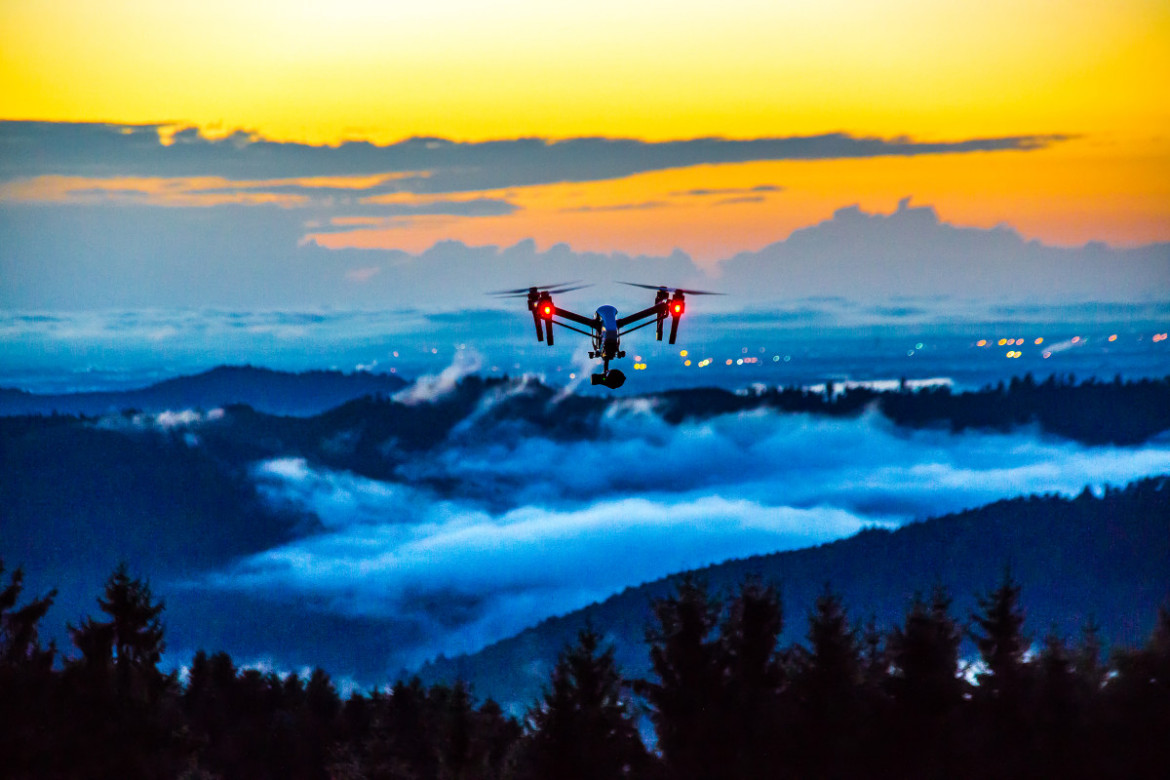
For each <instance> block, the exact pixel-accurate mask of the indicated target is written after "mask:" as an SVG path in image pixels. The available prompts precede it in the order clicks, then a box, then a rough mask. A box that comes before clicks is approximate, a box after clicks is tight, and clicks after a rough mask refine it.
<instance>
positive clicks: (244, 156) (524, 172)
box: [0, 122, 1070, 194]
mask: <svg viewBox="0 0 1170 780" xmlns="http://www.w3.org/2000/svg"><path fill="white" fill-rule="evenodd" d="M164 129H165V128H164V127H163V126H160V125H118V124H85V123H55V122H0V180H3V179H7V180H11V179H16V178H25V177H35V176H44V175H51V174H56V175H64V176H91V177H108V176H160V177H180V176H196V175H198V176H221V177H223V178H226V179H230V180H234V181H246V180H256V179H285V178H293V177H312V176H346V175H354V176H356V175H373V174H380V173H385V174H399V176H396V177H395V178H393V179H390V180H388V181H386V182H384V183H382V184H380V185H378V187H377V190H378V191H379V192H411V193H439V192H464V191H473V190H487V189H498V188H502V187H510V186H522V185H533V184H548V183H553V182H580V181H598V180H604V179H612V178H619V177H623V176H630V175H633V174H637V173H643V172H646V171H656V170H664V169H668V168H686V167H690V166H694V165H704V164H707V165H709V164H719V163H743V162H754V161H763V160H817V159H826V160H827V159H840V158H858V157H882V156H916V155H924V154H964V153H969V152H993V151H1012V150H1014V151H1029V150H1034V149H1043V148H1045V147H1048V146H1050V145H1052V144H1055V143H1058V142H1061V141H1064V140H1068V139H1069V138H1070V136H1067V135H1020V136H1002V137H994V138H971V139H965V140H959V141H944V142H920V141H915V140H913V139H911V138H905V137H900V138H892V139H885V138H866V137H857V136H852V135H849V134H846V133H829V134H825V135H815V136H792V137H784V138H756V139H748V140H731V139H725V138H697V139H691V140H684V141H663V142H648V141H639V140H633V139H621V138H572V139H568V140H564V141H549V140H546V139H541V138H518V139H512V140H500V141H483V142H477V143H458V142H453V141H448V140H444V139H440V138H411V139H409V140H406V141H401V142H399V143H395V144H390V145H387V146H377V145H374V144H371V143H368V142H365V141H349V142H346V143H343V144H340V145H338V146H310V145H307V144H301V143H290V142H277V141H269V140H265V139H262V138H258V137H255V136H251V135H248V134H246V133H242V132H237V133H235V134H233V135H230V136H227V137H225V138H218V139H210V138H206V137H204V136H202V135H201V134H200V133H199V132H198V131H197V130H195V129H194V128H185V129H182V130H180V131H178V132H176V133H174V134H173V135H171V136H170V141H171V142H170V143H169V144H168V145H163V144H162V143H161V141H160V132H163V130H164ZM361 194H370V193H369V192H363V193H361Z"/></svg>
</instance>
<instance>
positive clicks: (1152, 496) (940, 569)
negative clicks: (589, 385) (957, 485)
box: [420, 477, 1170, 706]
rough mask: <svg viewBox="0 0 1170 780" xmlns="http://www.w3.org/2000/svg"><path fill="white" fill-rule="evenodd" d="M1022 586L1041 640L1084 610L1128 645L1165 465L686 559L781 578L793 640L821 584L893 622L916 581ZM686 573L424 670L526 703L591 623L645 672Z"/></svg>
mask: <svg viewBox="0 0 1170 780" xmlns="http://www.w3.org/2000/svg"><path fill="white" fill-rule="evenodd" d="M1009 565H1010V567H1011V570H1012V573H1013V575H1014V576H1015V577H1016V579H1017V580H1018V581H1019V582H1020V583H1021V585H1022V586H1023V604H1024V607H1025V609H1026V610H1027V626H1026V628H1027V630H1028V631H1030V632H1031V633H1032V636H1033V637H1034V638H1035V639H1036V641H1039V640H1040V638H1041V637H1042V636H1043V634H1044V633H1045V632H1046V631H1047V630H1048V629H1049V628H1050V627H1051V628H1054V629H1056V630H1057V631H1058V632H1059V633H1061V634H1063V635H1064V636H1066V637H1072V638H1075V637H1076V636H1077V635H1078V633H1079V631H1080V629H1081V628H1082V627H1083V626H1084V624H1085V623H1086V622H1087V621H1088V620H1089V619H1095V620H1096V621H1098V622H1099V623H1100V625H1101V629H1102V635H1103V636H1104V637H1105V638H1106V639H1107V641H1111V642H1114V643H1121V644H1137V643H1140V642H1141V641H1144V639H1145V637H1146V636H1147V635H1148V633H1149V631H1150V630H1151V628H1152V625H1153V621H1154V619H1155V616H1156V613H1157V608H1158V606H1159V604H1161V603H1163V602H1164V600H1165V599H1167V598H1168V597H1170V477H1157V478H1151V479H1145V480H1141V481H1139V482H1135V483H1133V484H1131V485H1129V486H1128V487H1126V488H1124V489H1109V490H1107V491H1106V493H1105V494H1104V495H1103V496H1102V497H1099V498H1098V497H1095V496H1093V495H1092V494H1091V493H1089V492H1088V491H1087V490H1086V491H1085V492H1084V493H1082V494H1081V495H1080V496H1078V497H1077V498H1075V499H1067V498H1062V497H1058V496H1030V497H1027V498H1016V499H1011V500H1008V501H999V502H996V503H994V504H990V505H988V506H985V507H982V508H979V509H974V510H970V511H966V512H960V513H957V514H952V515H947V516H945V517H939V518H935V519H932V520H927V521H924V522H920V523H915V524H911V525H908V526H905V527H902V528H900V529H898V530H896V531H887V530H878V529H872V530H867V531H863V532H861V533H859V534H857V535H856V536H853V537H851V538H849V539H844V540H841V541H837V542H833V543H831V544H825V545H821V546H818V547H814V548H809V549H804V550H796V551H791V552H783V553H776V554H773V555H765V556H756V557H753V558H748V559H744V560H735V561H728V562H726V563H722V564H719V565H716V566H711V567H708V568H705V569H701V570H698V571H697V572H695V573H696V574H698V575H699V576H700V577H702V578H703V579H705V580H706V581H707V583H708V584H709V586H710V589H711V592H712V593H730V592H731V591H733V590H735V589H737V587H738V585H739V584H741V583H742V582H743V581H744V580H745V578H747V577H760V578H762V579H763V580H764V581H766V582H775V583H777V584H778V585H779V586H780V587H781V591H782V596H783V607H784V630H783V632H782V634H781V643H782V644H786V643H789V642H794V641H802V640H803V638H804V635H805V632H806V631H807V628H808V623H807V616H808V614H809V611H810V610H811V608H812V605H813V603H814V602H815V600H816V598H817V596H818V595H820V594H821V592H822V591H823V588H824V586H825V584H826V583H829V584H830V585H831V587H832V588H833V589H834V590H835V591H837V592H839V593H840V594H841V596H842V598H843V600H844V603H845V604H846V605H847V606H848V608H849V609H850V611H851V613H850V614H851V617H852V618H853V619H854V620H855V621H857V622H858V623H861V622H864V621H866V620H868V619H869V618H870V617H871V616H873V617H874V618H876V621H877V625H878V627H879V628H888V627H890V626H891V625H894V624H897V623H899V622H900V621H901V619H902V617H903V616H904V614H905V610H906V607H907V605H908V603H909V601H910V599H911V597H912V596H913V595H914V593H915V592H919V593H922V594H927V593H929V592H930V590H931V588H932V587H933V586H934V585H935V584H942V585H945V586H946V587H947V588H948V589H949V590H950V592H951V594H952V595H953V596H954V597H955V604H954V609H953V614H955V615H957V616H959V617H960V618H961V619H965V618H966V617H967V615H968V614H969V613H970V611H971V610H972V609H974V607H975V604H974V595H975V594H978V593H983V592H987V591H988V590H990V589H991V588H992V587H993V586H994V584H995V583H996V582H997V581H998V578H999V577H1000V575H1001V573H1002V572H1003V569H1004V567H1005V566H1009ZM682 576H683V575H682V574H679V575H675V576H671V577H667V578H664V579H661V580H658V581H655V582H651V583H647V584H644V585H641V586H639V587H632V588H628V589H626V590H625V591H623V592H622V593H620V594H618V595H616V596H613V597H611V598H609V599H607V600H606V601H604V602H602V603H600V604H593V605H591V606H589V607H586V608H585V609H582V610H579V611H576V612H573V613H571V614H568V615H565V616H563V617H557V618H552V619H549V620H546V621H543V622H542V623H540V624H539V625H537V626H535V627H533V628H531V629H528V630H526V631H524V632H523V633H521V634H519V635H518V636H516V637H513V638H511V639H507V640H505V641H502V642H498V643H496V644H494V645H491V646H489V647H487V648H485V649H484V650H482V651H480V652H478V653H476V654H474V655H470V656H461V657H457V658H451V659H445V658H440V659H438V660H437V661H435V662H433V663H431V664H428V665H427V666H426V667H424V668H423V670H422V671H421V673H420V674H421V676H422V678H423V680H424V681H438V680H454V679H464V680H467V681H469V682H471V683H472V685H473V688H474V690H475V691H476V693H477V694H478V695H480V696H492V697H495V698H497V699H498V700H500V701H505V702H510V703H512V704H513V705H516V706H523V705H526V704H529V703H531V702H532V701H535V700H536V699H537V697H538V695H539V693H540V689H541V686H542V685H544V684H546V683H547V679H548V673H549V670H550V669H551V668H552V665H553V663H554V662H555V660H556V657H557V654H558V653H559V652H560V651H561V650H563V648H564V647H565V646H566V645H569V644H571V643H572V642H573V641H574V640H575V638H576V636H577V632H578V631H580V630H581V629H582V628H584V627H585V626H586V625H587V624H592V625H593V626H594V628H595V629H596V630H597V631H598V632H600V633H601V634H603V635H604V636H605V637H606V639H607V640H609V641H613V642H614V643H615V644H616V647H617V660H618V662H619V663H620V664H621V666H622V668H623V670H624V673H625V674H626V675H627V676H630V677H639V676H644V675H647V674H648V673H649V667H648V658H647V653H646V649H645V647H646V646H645V631H646V628H647V626H648V625H649V621H650V616H651V613H650V602H651V600H653V599H656V598H662V597H664V596H666V595H667V594H668V593H670V592H672V591H673V589H674V588H675V585H676V583H677V582H678V580H679V579H680V578H681V577H682Z"/></svg>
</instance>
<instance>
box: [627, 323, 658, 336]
mask: <svg viewBox="0 0 1170 780" xmlns="http://www.w3.org/2000/svg"><path fill="white" fill-rule="evenodd" d="M657 322H658V320H646V321H645V322H643V323H642V324H641V325H635V326H634V327H632V328H629V329H627V330H623V331H622V332H621V335H623V336H625V335H626V334H627V333H633V332H634V331H636V330H641V329H642V328H644V327H646V326H647V325H654V324H656V323H657Z"/></svg>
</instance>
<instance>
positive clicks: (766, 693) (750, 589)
mask: <svg viewBox="0 0 1170 780" xmlns="http://www.w3.org/2000/svg"><path fill="white" fill-rule="evenodd" d="M783 625H784V620H783V612H782V609H781V606H780V596H779V593H778V592H777V591H776V589H775V588H774V587H772V586H767V587H765V586H764V585H762V584H761V583H760V582H759V580H758V579H754V578H752V579H748V580H747V581H745V582H744V583H743V584H742V585H741V586H740V590H739V593H738V595H737V596H736V597H735V598H734V599H732V600H731V602H730V604H729V605H728V609H727V617H726V619H725V620H724V622H723V625H722V627H721V635H720V639H719V650H720V659H719V660H720V662H721V664H722V666H723V674H722V684H723V690H722V696H721V702H720V709H721V711H722V715H723V720H724V724H725V726H724V734H725V739H726V740H727V742H726V752H727V754H728V756H729V761H730V763H729V765H728V766H727V768H726V774H725V777H733V778H757V777H758V778H763V777H774V776H775V774H776V771H777V768H778V767H779V766H780V765H781V762H782V759H783V757H784V755H785V754H786V753H787V752H788V751H789V750H790V749H791V746H790V745H788V744H786V740H785V739H784V738H783V734H784V728H783V727H784V726H785V725H787V720H788V717H787V716H788V713H785V712H783V711H782V709H781V700H780V694H781V691H782V690H783V689H784V687H785V685H786V684H787V675H786V673H785V669H784V665H783V663H782V660H781V658H780V657H779V654H778V653H777V649H776V643H777V638H778V637H779V635H780V631H781V629H782V628H783Z"/></svg>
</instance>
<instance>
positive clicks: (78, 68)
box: [0, 0, 1170, 261]
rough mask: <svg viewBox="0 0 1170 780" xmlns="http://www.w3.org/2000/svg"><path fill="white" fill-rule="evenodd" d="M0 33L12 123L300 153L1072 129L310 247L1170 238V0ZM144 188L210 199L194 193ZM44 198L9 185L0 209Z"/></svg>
mask: <svg viewBox="0 0 1170 780" xmlns="http://www.w3.org/2000/svg"><path fill="white" fill-rule="evenodd" d="M0 36H2V38H0V43H2V45H0V118H4V119H39V120H52V121H112V122H157V121H171V122H176V123H179V124H194V125H196V126H198V127H201V128H202V129H203V130H204V132H206V133H208V134H223V133H226V132H228V131H230V130H233V129H237V128H246V129H248V130H250V131H253V132H255V133H257V134H259V135H261V136H264V137H267V138H273V139H281V140H298V141H307V142H311V143H338V142H340V141H342V140H346V139H368V140H372V141H374V142H377V143H390V142H393V141H396V140H399V139H402V138H405V137H410V136H414V135H435V136H440V137H445V138H451V139H458V140H483V139H492V138H514V137H521V136H541V137H546V138H567V137H574V136H581V135H605V136H611V137H633V138H641V139H647V140H661V139H676V138H691V137H702V136H710V135H715V136H722V137H731V138H752V137H770V136H789V135H801V134H814V133H823V132H833V131H843V132H848V133H851V134H853V135H856V136H867V135H873V136H879V137H885V138H893V137H897V136H900V135H908V136H910V137H912V138H914V139H916V140H962V139H967V138H975V137H985V136H994V135H1025V134H1058V133H1059V134H1071V135H1075V136H1077V139H1076V140H1072V141H1068V142H1064V143H1060V144H1056V145H1055V146H1053V147H1052V148H1049V149H1046V150H1043V151H1030V152H998V153H978V154H964V155H950V156H943V155H936V156H923V157H886V158H877V159H849V160H833V161H810V162H768V163H746V164H739V165H723V166H697V167H693V168H686V169H679V170H673V171H664V172H656V173H650V174H641V175H637V176H633V177H629V178H626V179H619V180H610V181H601V182H595V183H590V184H573V185H542V186H533V187H524V188H513V189H512V190H510V191H509V192H508V193H501V192H492V193H478V194H476V195H475V196H482V197H502V196H505V195H507V196H508V199H509V200H510V201H511V202H513V203H515V204H517V205H519V206H520V207H521V208H520V209H519V210H517V211H515V212H514V213H512V214H509V215H506V216H494V217H475V218H468V217H426V218H423V217H415V218H413V219H411V220H404V219H403V220H398V221H395V222H390V223H385V224H382V225H379V226H375V227H371V228H367V229H361V230H357V231H355V232H350V233H329V234H327V235H322V236H319V237H318V239H317V240H319V241H320V242H321V243H323V244H327V245H330V246H379V247H399V248H406V249H412V250H417V249H422V248H425V247H426V246H429V245H430V244H432V243H434V241H436V240H440V239H445V238H458V239H461V240H464V241H467V242H469V243H499V244H508V243H514V242H515V241H517V240H520V239H522V238H526V237H533V238H535V239H536V240H537V241H538V243H539V244H541V245H542V246H547V245H550V244H553V243H557V242H561V241H563V242H567V243H569V244H571V245H572V246H573V247H574V248H576V249H582V250H585V249H596V250H622V251H627V252H632V253H634V252H654V253H662V252H667V251H670V250H671V249H672V248H674V247H679V248H682V249H684V250H685V251H687V252H690V253H692V254H694V255H695V256H696V258H698V259H699V260H700V261H710V260H713V259H716V258H718V257H721V256H726V255H727V254H729V253H731V252H733V251H737V250H742V249H754V248H758V247H759V246H762V245H764V244H767V243H769V242H772V241H775V240H779V239H782V238H784V237H785V236H787V235H788V234H789V233H790V232H791V231H792V230H794V229H797V228H799V227H802V226H805V225H808V224H811V223H813V222H816V221H819V220H821V219H824V218H826V217H828V216H829V215H830V214H831V213H832V212H833V211H834V210H835V209H836V208H839V207H841V206H845V205H850V204H853V203H859V204H861V205H862V206H863V207H865V208H867V209H870V210H883V211H888V210H891V209H892V208H893V207H894V205H895V204H896V202H897V201H898V199H900V198H902V197H905V196H913V198H914V201H915V202H916V203H920V204H932V205H934V206H936V207H937V209H938V211H939V213H940V215H941V216H942V218H943V219H945V220H947V221H952V222H955V223H958V224H964V225H979V226H990V225H995V224H999V223H1008V224H1010V225H1012V226H1014V227H1015V228H1017V229H1018V230H1019V231H1020V232H1021V233H1022V234H1024V235H1025V236H1027V237H1030V238H1038V239H1041V240H1043V241H1045V242H1050V243H1055V244H1061V245H1069V244H1077V243H1081V242H1084V241H1087V240H1103V241H1107V242H1110V243H1115V244H1120V245H1132V244H1138V243H1143V242H1149V241H1156V240H1170V188H1168V186H1167V184H1166V182H1168V181H1170V98H1167V97H1166V95H1167V90H1166V87H1165V85H1166V84H1170V4H1167V3H1165V2H1161V1H1156V0H1120V1H1119V2H1115V3H1111V4H1100V3H1091V4H1090V3H1068V2H1055V0H1015V1H1014V2H1007V0H991V1H988V2H982V3H930V2H925V0H885V1H884V2H860V0H829V1H828V2H822V3H818V4H816V8H811V7H781V6H780V4H776V3H770V2H762V1H755V0H729V2H727V3H723V4H719V6H718V8H716V7H715V6H713V5H711V4H709V3H688V2H678V1H677V0H676V1H675V2H669V3H668V2H657V1H655V2H641V3H635V4H631V3H628V2H624V0H623V1H622V2H619V1H618V0H593V2H590V3H584V2H580V3H577V2H574V3H557V4H548V3H537V2H534V1H533V0H511V1H510V2H507V1H506V2H501V3H493V4H483V3H473V2H470V0H434V1H433V2H430V3H426V4H417V7H414V6H408V5H407V4H402V3H376V2H361V1H359V0H334V1H333V2H328V3H326V2H306V3H297V4H288V3H278V2H275V0H272V1H271V2H249V3H245V2H229V1H228V0H203V2H199V3H195V2H172V3H153V2H145V1H144V0H118V1H117V2H93V1H89V0H42V1H40V2H34V1H33V0H6V2H5V3H3V4H2V5H0ZM294 176H295V173H293V172H290V178H291V177H294ZM140 185H142V186H141V187H140V188H141V189H146V190H151V191H152V192H155V193H157V198H158V199H159V200H160V202H167V203H169V204H170V205H175V206H190V205H200V202H199V201H198V199H192V198H190V197H185V196H183V190H184V189H185V185H184V183H182V182H169V183H168V182H156V183H154V184H150V185H149V186H148V185H145V184H142V183H141V182H140ZM758 185H772V186H775V187H779V188H783V189H782V190H781V191H768V192H766V193H762V194H760V195H757V196H754V197H758V198H759V199H758V200H745V199H743V198H740V199H738V200H737V201H736V202H726V201H728V200H735V199H733V198H727V197H725V198H719V197H717V196H707V197H693V196H691V197H685V196H679V195H677V194H674V193H680V192H685V191H688V190H693V189H698V188H703V189H728V190H733V189H743V188H750V187H754V186H758ZM95 186H101V184H100V182H99V183H98V184H97V185H92V186H90V187H88V189H93V188H94V187H95ZM53 187H54V185H53V183H52V182H39V183H38V182H27V181H26V182H17V183H10V184H8V185H5V186H4V189H3V192H2V193H0V197H2V198H3V199H5V200H10V201H11V200H14V199H17V200H19V199H20V198H21V197H24V196H30V197H34V198H36V197H41V196H43V195H44V193H45V192H48V191H51V190H53ZM75 189H84V188H83V187H75ZM38 192H39V193H41V196H37V195H36V193H38ZM21 193H24V195H21ZM469 197H470V196H469ZM205 200H206V199H205ZM257 202H260V199H257ZM263 202H272V199H267V200H264V201H263ZM645 204H656V205H655V207H653V208H650V207H646V206H645ZM285 205H287V206H288V207H290V208H292V207H295V206H296V203H295V202H287V203H286V204H285ZM638 205H641V206H642V208H632V206H638ZM621 207H624V208H621ZM306 235H312V229H311V227H308V228H306Z"/></svg>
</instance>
